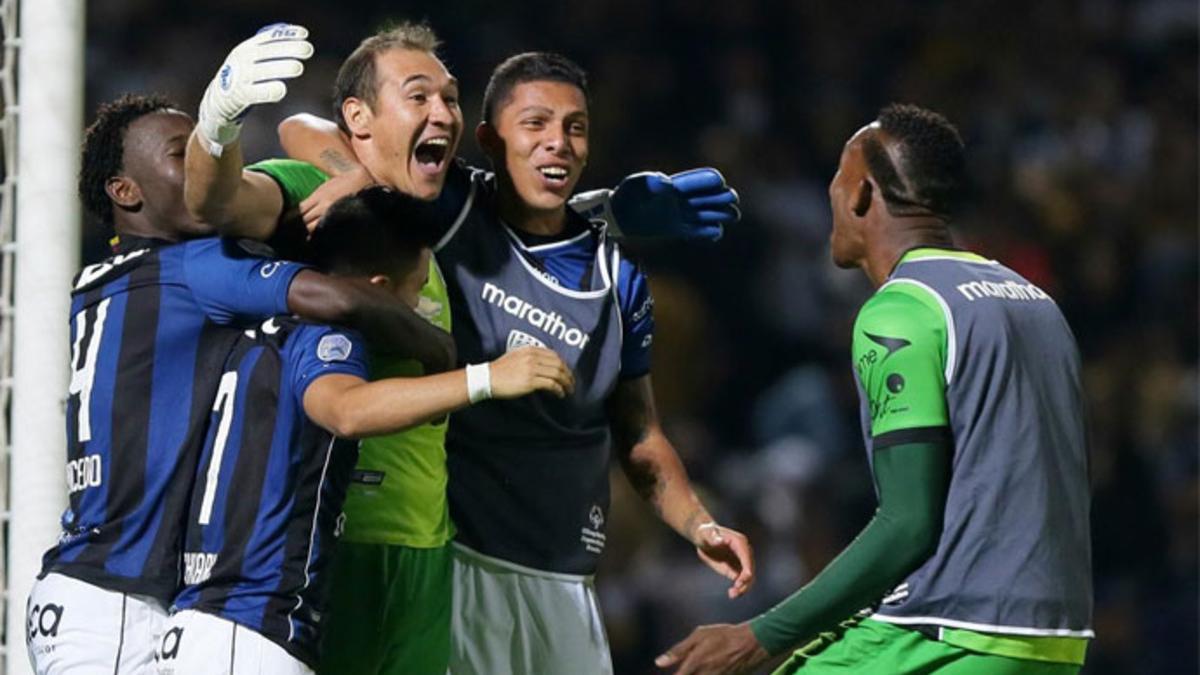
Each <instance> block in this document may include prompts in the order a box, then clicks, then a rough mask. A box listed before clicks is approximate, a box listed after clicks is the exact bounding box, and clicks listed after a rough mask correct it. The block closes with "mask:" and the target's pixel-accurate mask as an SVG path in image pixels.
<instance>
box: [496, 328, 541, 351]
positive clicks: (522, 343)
mask: <svg viewBox="0 0 1200 675" xmlns="http://www.w3.org/2000/svg"><path fill="white" fill-rule="evenodd" d="M522 347H542V348H545V347H546V343H545V342H542V341H541V340H539V339H537V338H535V337H533V336H532V335H530V334H529V333H525V332H522V331H519V330H517V329H515V328H514V329H513V330H511V331H509V332H508V346H507V347H506V348H505V350H504V351H507V352H511V351H512V350H514V349H520V348H522Z"/></svg>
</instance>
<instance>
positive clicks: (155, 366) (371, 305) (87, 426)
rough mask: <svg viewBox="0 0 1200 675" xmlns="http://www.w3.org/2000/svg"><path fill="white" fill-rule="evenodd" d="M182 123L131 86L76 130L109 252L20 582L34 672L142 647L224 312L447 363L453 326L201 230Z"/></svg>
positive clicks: (102, 664)
mask: <svg viewBox="0 0 1200 675" xmlns="http://www.w3.org/2000/svg"><path fill="white" fill-rule="evenodd" d="M192 127H193V122H192V120H191V118H189V117H188V116H187V115H186V114H184V113H182V112H180V111H178V110H176V109H175V108H174V107H173V106H171V105H170V104H169V103H168V102H166V101H165V100H163V99H161V98H156V97H145V96H126V97H123V98H121V99H119V100H117V101H115V102H113V103H110V104H106V105H102V106H101V107H100V109H99V113H98V115H97V118H96V121H95V123H94V124H92V125H91V127H89V128H88V131H87V134H86V136H85V139H84V144H83V161H82V171H81V172H80V177H79V193H80V197H81V198H82V200H83V202H84V204H85V206H86V207H87V209H88V210H89V211H90V212H92V213H93V214H95V215H96V216H97V217H98V218H99V219H100V220H101V221H102V222H103V223H104V224H106V225H108V226H111V227H112V228H113V229H114V231H115V233H116V239H115V243H114V247H113V248H114V254H115V255H114V256H113V257H111V258H109V259H108V260H106V261H104V262H102V263H98V264H95V265H91V266H88V267H85V268H84V269H83V270H82V271H81V272H80V273H79V275H78V276H77V277H76V279H75V281H74V287H73V291H72V306H71V318H70V339H71V355H70V357H71V365H72V375H71V382H70V386H69V390H68V398H67V414H66V417H67V426H66V433H67V464H66V473H67V482H68V496H69V500H70V502H69V507H68V508H67V510H66V512H65V513H64V514H63V518H62V527H63V532H62V535H61V537H60V539H59V542H58V544H57V545H56V546H55V547H53V548H52V549H51V550H50V551H49V552H47V553H46V556H45V559H44V564H43V569H42V573H41V575H40V576H39V579H38V581H37V582H36V583H35V584H34V586H33V589H32V591H31V594H30V599H29V615H28V618H29V630H28V633H27V640H28V648H29V653H30V657H31V660H32V662H33V665H34V669H35V670H36V671H37V672H39V673H72V674H76V673H83V674H85V675H86V674H87V673H101V672H103V673H111V672H114V670H116V671H118V672H136V671H138V670H139V669H140V668H144V667H148V665H149V664H150V663H151V661H152V659H153V653H154V649H155V647H156V646H157V638H158V635H159V628H160V624H161V621H162V619H164V618H165V609H164V608H165V606H166V603H168V602H170V600H171V598H172V597H173V596H174V594H175V591H176V584H177V581H178V577H179V560H180V558H179V553H180V537H181V534H182V524H183V522H184V516H185V514H186V509H187V494H188V492H189V490H190V489H191V484H192V478H193V476H194V470H195V465H196V459H197V457H198V453H199V450H200V444H201V441H202V440H203V430H204V423H205V421H206V420H207V418H208V410H209V408H210V407H211V405H212V400H213V397H214V396H215V395H216V387H217V380H218V378H219V376H220V372H219V368H218V367H217V366H216V365H214V364H219V363H220V361H221V359H222V358H224V354H225V353H226V352H227V351H228V341H229V336H230V335H232V332H229V331H222V330H221V329H220V328H219V327H220V326H222V325H227V324H240V323H245V322H254V321H257V320H261V319H263V318H266V317H268V316H271V315H274V314H278V313H280V312H285V311H290V312H294V313H297V314H300V315H303V316H306V317H309V318H312V319H315V320H321V321H328V322H338V323H346V324H354V325H358V326H360V327H363V328H364V329H367V330H369V331H371V332H372V335H373V336H375V337H379V336H383V337H384V338H385V340H387V341H389V342H388V344H391V345H395V346H396V347H397V348H398V349H400V348H403V349H408V348H410V345H411V349H412V350H413V352H412V353H418V354H422V358H426V359H427V361H428V364H429V366H430V367H431V368H435V369H436V368H444V367H445V366H449V365H452V359H453V344H451V343H448V341H447V343H448V344H442V343H440V342H439V340H441V336H440V335H439V333H438V331H436V330H433V329H431V328H430V327H429V326H428V324H427V323H426V322H425V321H423V320H422V319H420V317H418V316H416V315H415V314H414V313H413V312H412V310H411V309H409V308H408V307H407V306H405V305H404V304H403V303H401V302H399V301H398V300H396V299H395V298H394V297H393V296H392V295H391V294H389V293H387V292H386V291H384V290H382V289H378V288H375V287H374V286H371V285H370V284H366V283H358V282H352V281H349V280H342V279H331V278H329V277H327V276H325V275H322V274H319V273H317V272H315V271H313V270H307V269H303V268H302V266H300V265H297V264H294V263H289V262H286V261H280V260H271V259H265V258H260V257H257V256H254V255H250V254H248V253H246V252H245V251H243V250H241V249H240V248H239V247H238V246H237V245H236V244H234V243H233V242H231V241H225V240H220V239H217V238H215V237H211V236H206V235H210V234H212V229H211V227H210V226H208V225H207V224H206V223H204V222H201V221H197V220H195V219H194V218H192V217H191V216H190V215H189V213H188V211H187V209H185V208H184V204H183V175H184V166H183V164H184V146H185V144H186V143H187V139H188V137H189V135H190V134H191V132H192ZM428 345H435V346H434V347H432V348H431V347H429V346H428ZM437 345H441V346H440V347H439V346H437ZM420 350H424V351H423V352H422V351H420ZM439 358H440V362H439ZM446 361H451V362H450V363H445V362H446Z"/></svg>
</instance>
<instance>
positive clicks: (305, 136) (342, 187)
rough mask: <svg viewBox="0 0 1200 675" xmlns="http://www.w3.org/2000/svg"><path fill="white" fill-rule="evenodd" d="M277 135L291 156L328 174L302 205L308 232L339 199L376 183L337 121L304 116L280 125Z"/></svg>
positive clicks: (302, 214) (284, 149) (295, 116)
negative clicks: (325, 179) (324, 180)
mask: <svg viewBox="0 0 1200 675" xmlns="http://www.w3.org/2000/svg"><path fill="white" fill-rule="evenodd" d="M278 132H279V143H280V145H282V146H283V151H284V152H286V153H287V155H288V156H289V157H292V158H295V159H299V160H301V161H305V162H308V163H309V164H312V165H313V166H315V167H317V168H319V169H321V170H322V171H324V172H325V173H326V174H328V175H329V180H328V181H327V182H326V183H325V184H323V185H321V186H320V187H319V188H317V189H316V190H314V191H313V193H312V194H311V195H309V196H308V197H307V198H306V199H304V200H303V201H302V202H300V215H301V216H302V217H303V218H304V225H305V226H306V227H308V229H309V230H311V229H312V228H313V227H315V226H316V224H317V222H318V221H320V220H321V216H323V215H325V212H326V211H327V210H329V207H330V206H332V205H333V203H334V202H336V201H337V200H338V199H341V198H342V197H345V196H347V195H352V194H354V193H356V192H358V191H359V190H362V189H363V188H366V187H369V186H371V185H374V184H375V182H376V181H375V179H374V178H373V177H372V176H371V174H370V172H369V171H367V167H365V166H363V165H362V164H360V163H359V161H358V158H357V157H356V156H355V154H354V148H352V147H350V141H349V140H348V139H347V138H346V136H345V134H343V133H342V130H341V129H339V128H338V125H337V124H335V123H334V122H331V121H329V120H327V119H324V118H321V117H317V116H316V115H310V114H308V113H301V114H299V115H292V116H291V117H288V118H287V119H285V120H283V121H282V122H280V123H279V129H278Z"/></svg>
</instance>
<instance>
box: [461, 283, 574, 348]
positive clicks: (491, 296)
mask: <svg viewBox="0 0 1200 675" xmlns="http://www.w3.org/2000/svg"><path fill="white" fill-rule="evenodd" d="M482 297H483V299H484V301H485V302H487V303H489V304H492V305H495V306H497V307H499V308H500V309H502V310H504V311H505V312H507V313H509V314H511V315H513V316H515V317H517V318H518V319H520V320H522V321H525V322H526V323H528V324H529V325H531V326H533V327H534V328H540V329H541V330H542V331H544V332H546V333H547V334H549V335H550V336H552V337H555V338H558V339H559V340H562V341H563V342H565V343H567V344H568V345H570V346H571V347H575V348H576V349H583V348H584V347H586V346H587V343H588V340H589V339H590V336H589V335H588V334H587V333H585V332H583V331H581V330H579V329H578V328H571V327H568V326H567V324H566V322H565V321H563V318H562V317H561V316H559V315H558V314H557V313H555V312H547V311H545V310H543V309H539V308H537V307H534V306H533V305H531V304H529V303H528V302H526V301H525V300H524V299H522V298H520V297H518V296H516V295H509V294H508V293H507V292H505V291H504V289H502V288H500V287H498V286H496V285H495V284H493V283H491V282H488V283H485V284H484V285H483V293H482Z"/></svg>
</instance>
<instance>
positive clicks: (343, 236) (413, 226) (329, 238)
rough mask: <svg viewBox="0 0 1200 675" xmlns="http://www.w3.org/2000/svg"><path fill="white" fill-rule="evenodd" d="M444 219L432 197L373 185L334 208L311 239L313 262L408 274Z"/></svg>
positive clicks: (338, 270)
mask: <svg viewBox="0 0 1200 675" xmlns="http://www.w3.org/2000/svg"><path fill="white" fill-rule="evenodd" d="M440 221H441V219H440V216H439V214H438V212H437V209H436V207H435V206H434V204H432V203H430V202H425V201H421V200H420V199H417V198H416V197H412V196H410V195H406V194H404V193H403V192H398V191H396V190H393V189H391V188H386V187H380V186H374V187H369V188H366V189H365V190H362V191H361V192H358V193H355V194H352V195H349V196H347V197H343V198H341V199H339V200H338V201H336V202H334V204H333V205H332V206H330V207H329V210H328V211H327V212H326V213H325V215H324V217H322V218H321V222H320V223H318V224H317V227H316V228H315V229H314V230H313V233H312V236H311V237H310V239H309V243H310V245H311V250H312V251H313V263H314V264H316V265H317V267H319V268H321V269H322V270H325V271H326V272H329V273H330V274H336V275H340V276H373V275H376V274H385V275H388V276H390V277H392V278H395V277H396V275H398V274H408V273H409V272H411V271H412V268H413V267H412V266H413V265H414V264H415V263H416V261H417V259H418V256H419V255H420V252H421V249H422V248H428V247H431V246H433V243H434V242H435V241H436V234H437V233H438V232H440V231H441V230H442V229H444V228H442V227H441V222H440Z"/></svg>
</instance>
